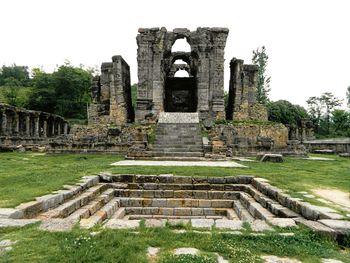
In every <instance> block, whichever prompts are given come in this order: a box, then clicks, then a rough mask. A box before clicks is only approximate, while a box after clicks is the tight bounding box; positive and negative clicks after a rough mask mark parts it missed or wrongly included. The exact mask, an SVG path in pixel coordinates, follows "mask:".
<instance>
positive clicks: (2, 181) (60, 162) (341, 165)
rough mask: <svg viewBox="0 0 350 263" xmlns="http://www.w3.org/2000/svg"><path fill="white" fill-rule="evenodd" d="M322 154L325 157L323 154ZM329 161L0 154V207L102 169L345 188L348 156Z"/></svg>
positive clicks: (349, 180) (349, 182)
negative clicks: (192, 161) (217, 163)
mask: <svg viewBox="0 0 350 263" xmlns="http://www.w3.org/2000/svg"><path fill="white" fill-rule="evenodd" d="M322 157H324V155H322ZM327 157H329V158H333V159H334V161H311V160H301V159H293V158H287V160H286V162H284V163H260V162H241V163H242V164H244V165H247V166H248V167H249V168H244V169H242V168H217V167H150V166H131V167H125V166H124V167H115V166H110V164H111V163H113V162H116V161H118V160H122V159H123V157H120V156H116V155H86V154H85V155H80V154H77V155H75V154H73V155H69V154H62V155H42V154H35V153H30V152H27V153H0V186H1V188H0V207H14V206H16V205H18V204H20V203H22V202H26V201H30V200H32V199H33V198H35V197H37V196H41V195H44V194H47V193H50V192H52V191H55V190H59V189H62V186H63V185H64V184H72V183H75V182H77V181H78V180H79V179H80V178H81V177H82V176H84V175H92V174H96V173H99V172H102V171H109V172H112V173H135V174H168V173H173V174H177V175H185V176H234V175H242V174H245V175H254V176H257V177H264V178H267V179H269V180H270V182H271V184H273V185H274V186H277V187H279V188H281V189H285V190H288V191H289V193H291V194H296V193H297V192H298V191H310V189H315V188H337V189H339V190H342V191H345V192H349V189H350V188H349V186H350V159H346V158H341V157H337V156H333V155H329V156H327Z"/></svg>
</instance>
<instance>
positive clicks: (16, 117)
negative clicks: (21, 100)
mask: <svg viewBox="0 0 350 263" xmlns="http://www.w3.org/2000/svg"><path fill="white" fill-rule="evenodd" d="M13 121H14V130H13V133H14V134H16V135H18V134H19V115H18V113H17V112H15V115H14V118H13Z"/></svg>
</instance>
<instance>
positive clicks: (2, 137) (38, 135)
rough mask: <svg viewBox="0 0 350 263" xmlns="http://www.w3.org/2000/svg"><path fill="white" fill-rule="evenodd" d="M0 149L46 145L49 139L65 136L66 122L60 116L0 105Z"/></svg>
mask: <svg viewBox="0 0 350 263" xmlns="http://www.w3.org/2000/svg"><path fill="white" fill-rule="evenodd" d="M0 124H1V125H0V147H1V148H3V149H5V148H12V147H15V146H19V145H33V144H46V143H47V142H48V141H49V140H50V139H53V138H57V137H59V136H62V135H63V136H65V135H67V134H68V132H69V125H68V122H67V121H66V120H65V119H64V118H62V117H61V116H58V115H55V114H51V113H47V112H41V111H32V110H26V109H23V108H18V107H14V106H11V105H7V104H2V103H0Z"/></svg>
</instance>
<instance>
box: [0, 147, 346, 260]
mask: <svg viewBox="0 0 350 263" xmlns="http://www.w3.org/2000/svg"><path fill="white" fill-rule="evenodd" d="M327 157H329V158H333V159H335V160H334V161H306V160H298V159H287V161H286V162H285V163H282V164H274V163H259V162H244V163H242V164H244V165H247V166H249V168H248V169H243V168H210V167H203V168H201V167H112V166H110V164H111V163H112V162H115V161H117V160H121V159H123V158H122V157H118V156H115V155H45V154H38V153H30V152H26V153H0V207H14V206H16V205H18V204H20V203H22V202H25V201H29V200H32V199H33V198H34V197H36V196H41V195H44V194H47V193H50V192H52V191H54V190H58V189H61V188H62V185H64V184H71V183H74V182H76V181H78V180H79V178H80V177H82V176H84V175H92V174H95V173H98V172H101V171H109V172H113V173H140V174H141V173H142V174H161V173H174V174H178V175H188V176H190V175H197V176H228V175H242V174H249V175H255V176H259V177H264V178H267V179H269V180H270V181H271V184H273V185H275V186H278V187H280V188H283V189H287V190H288V191H289V192H290V193H291V194H296V192H298V191H308V190H309V189H312V188H330V187H331V188H337V189H340V190H343V191H346V192H349V190H350V160H349V159H345V158H339V157H336V156H327ZM184 228H187V230H189V232H187V233H185V234H177V233H174V232H173V231H172V228H171V227H165V228H162V229H158V228H153V229H149V228H147V229H146V228H144V227H142V226H141V227H140V229H138V230H136V231H137V232H138V233H135V232H133V231H126V230H110V229H109V230H106V229H103V228H102V227H101V226H97V227H95V228H94V229H92V230H81V229H79V228H78V227H76V228H75V229H74V230H72V231H70V232H61V233H50V232H44V231H41V230H39V229H38V228H37V226H36V225H32V226H27V227H24V228H0V241H1V240H4V239H10V240H13V241H17V243H16V244H14V245H13V250H11V251H9V252H7V253H6V254H3V255H0V262H120V263H129V262H130V263H134V262H135V263H137V262H149V261H148V259H147V256H146V251H147V248H148V247H149V246H152V247H159V248H160V256H159V257H158V258H157V259H156V260H155V261H154V262H156V263H180V262H193V263H211V262H215V260H213V258H214V256H215V254H214V253H219V254H220V255H221V256H223V257H224V258H225V259H228V260H230V262H241V263H250V262H261V259H260V256H261V255H276V256H281V257H292V258H297V259H299V260H302V261H303V262H304V263H305V262H306V263H309V262H310V263H311V262H320V258H333V259H339V260H342V261H343V262H345V263H350V251H349V249H348V248H347V249H345V248H341V247H339V246H338V245H337V244H336V243H334V242H332V241H329V240H327V239H326V238H324V237H320V236H318V235H315V234H313V233H312V232H310V231H309V230H307V229H304V228H299V229H287V230H281V229H277V231H273V232H271V233H266V234H265V235H264V236H254V235H251V233H250V231H249V229H246V230H245V231H243V234H242V235H227V234H225V235H224V234H220V233H218V232H216V231H215V230H214V231H213V233H212V234H210V235H207V234H199V233H196V232H193V231H191V228H190V227H189V226H184ZM92 231H95V232H96V231H98V232H100V233H99V234H98V235H91V232H92ZM280 232H294V236H281V235H279V233H280ZM179 247H195V248H197V249H199V250H201V251H203V252H205V253H204V254H202V255H200V256H198V257H191V256H181V257H174V256H173V255H171V254H170V252H171V251H172V250H173V249H175V248H179Z"/></svg>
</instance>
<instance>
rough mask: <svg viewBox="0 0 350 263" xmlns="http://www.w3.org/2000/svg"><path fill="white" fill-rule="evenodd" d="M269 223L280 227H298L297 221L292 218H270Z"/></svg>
mask: <svg viewBox="0 0 350 263" xmlns="http://www.w3.org/2000/svg"><path fill="white" fill-rule="evenodd" d="M268 221H269V223H271V224H272V225H274V226H278V227H282V228H284V227H296V226H297V225H296V224H295V221H294V220H293V219H290V218H269V219H268Z"/></svg>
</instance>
